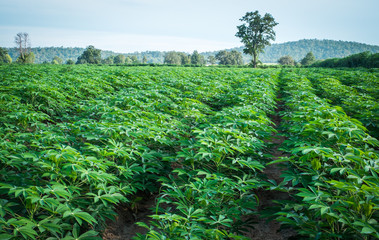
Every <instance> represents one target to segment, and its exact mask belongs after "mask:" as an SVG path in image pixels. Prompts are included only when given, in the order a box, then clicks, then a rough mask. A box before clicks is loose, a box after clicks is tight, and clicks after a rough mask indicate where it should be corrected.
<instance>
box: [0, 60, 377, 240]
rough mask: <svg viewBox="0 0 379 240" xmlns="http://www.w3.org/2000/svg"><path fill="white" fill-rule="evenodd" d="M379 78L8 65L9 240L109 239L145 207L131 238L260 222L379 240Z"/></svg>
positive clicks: (4, 140)
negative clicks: (113, 227) (121, 211)
mask: <svg viewBox="0 0 379 240" xmlns="http://www.w3.org/2000/svg"><path fill="white" fill-rule="evenodd" d="M378 75H379V73H378V72H377V71H376V70H373V71H370V72H369V71H366V70H331V69H318V68H309V69H250V68H217V67H199V68H189V67H188V68H184V67H118V66H85V65H82V66H78V65H75V66H53V65H35V66H33V65H29V66H28V65H25V66H21V65H2V66H0V201H1V206H0V239H22V238H25V239H51V240H52V239H96V238H99V239H101V237H102V234H103V233H104V230H105V229H106V228H107V225H108V224H109V223H110V222H111V221H112V219H115V218H117V215H118V214H117V213H116V208H117V207H119V206H126V208H127V211H126V214H130V215H133V214H136V213H138V211H139V210H138V206H139V204H140V203H141V202H143V201H146V199H147V198H148V197H150V198H152V197H153V198H154V206H152V214H151V217H150V221H149V222H139V223H138V218H136V221H135V224H138V225H139V226H141V227H143V228H145V231H144V232H143V233H142V232H141V233H136V236H135V239H139V240H142V239H250V238H249V236H247V235H246V232H247V231H250V230H251V229H252V226H253V225H252V224H253V223H252V222H251V221H250V220H249V219H253V218H254V217H256V216H258V215H259V216H262V217H268V218H269V219H271V220H273V219H275V221H277V222H279V223H281V225H282V227H283V228H289V229H292V230H293V231H294V232H296V239H377V238H379V223H378V222H377V221H378V219H379V209H378V208H379V188H378V186H379V177H378V174H379V166H378V163H379V162H378V148H379V142H378V140H377V139H376V138H374V137H377V136H378V132H379V129H378V128H379V126H378V124H379V107H378V101H377V100H378V89H379V86H378ZM275 119H280V121H276V120H275ZM279 136H280V137H282V138H283V139H284V142H282V143H280V145H278V143H277V142H276V141H275V139H276V138H278V137H279ZM275 145H278V146H275ZM274 148H279V149H281V151H282V154H281V155H280V156H274V155H275V154H274V153H273V149H274ZM272 167H274V169H275V170H276V171H277V173H278V174H279V175H281V177H280V178H279V179H277V178H276V179H274V178H272V176H271V175H270V174H268V171H267V169H268V168H272ZM263 192H270V194H272V195H273V196H274V198H273V199H271V200H272V202H271V200H270V204H268V205H267V207H264V208H263V207H262V202H261V200H262V199H260V196H261V195H262V194H261V193H263ZM282 193H284V194H285V196H286V197H285V199H284V200H283V199H280V198H277V199H275V195H276V194H277V195H278V196H279V195H281V194H282ZM251 231H253V232H254V229H252V230H251Z"/></svg>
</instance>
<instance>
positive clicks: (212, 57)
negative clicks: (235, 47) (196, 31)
mask: <svg viewBox="0 0 379 240" xmlns="http://www.w3.org/2000/svg"><path fill="white" fill-rule="evenodd" d="M207 62H208V63H209V64H211V65H215V64H216V58H215V56H208V59H207Z"/></svg>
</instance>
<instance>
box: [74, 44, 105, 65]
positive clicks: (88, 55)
mask: <svg viewBox="0 0 379 240" xmlns="http://www.w3.org/2000/svg"><path fill="white" fill-rule="evenodd" d="M85 63H89V64H99V63H101V50H100V49H96V48H95V47H94V46H92V45H91V46H88V47H87V48H86V50H84V52H83V53H82V55H81V56H80V57H78V61H77V62H76V64H85Z"/></svg>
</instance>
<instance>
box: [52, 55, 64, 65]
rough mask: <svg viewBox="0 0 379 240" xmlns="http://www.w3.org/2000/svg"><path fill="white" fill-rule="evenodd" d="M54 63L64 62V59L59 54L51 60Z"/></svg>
mask: <svg viewBox="0 0 379 240" xmlns="http://www.w3.org/2000/svg"><path fill="white" fill-rule="evenodd" d="M51 63H52V64H63V59H62V58H60V57H58V56H55V57H54V58H53V60H52V61H51Z"/></svg>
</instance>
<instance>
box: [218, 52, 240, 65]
mask: <svg viewBox="0 0 379 240" xmlns="http://www.w3.org/2000/svg"><path fill="white" fill-rule="evenodd" d="M216 59H217V60H219V64H221V65H242V64H243V60H242V54H241V53H240V52H237V51H236V50H232V51H230V52H228V51H225V50H223V51H220V52H218V53H217V54H216Z"/></svg>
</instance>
